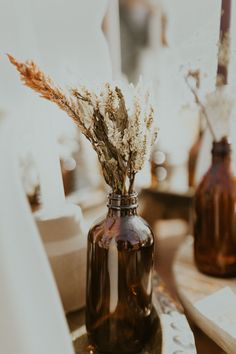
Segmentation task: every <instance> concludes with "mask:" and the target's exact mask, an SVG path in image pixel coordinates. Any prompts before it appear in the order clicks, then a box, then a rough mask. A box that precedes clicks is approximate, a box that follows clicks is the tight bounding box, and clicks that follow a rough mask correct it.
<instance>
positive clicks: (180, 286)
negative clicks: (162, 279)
mask: <svg viewBox="0 0 236 354" xmlns="http://www.w3.org/2000/svg"><path fill="white" fill-rule="evenodd" d="M173 273H174V278H175V282H176V287H177V291H178V294H179V298H180V300H181V302H182V304H183V306H184V308H185V310H186V312H187V314H188V315H189V317H190V318H191V319H192V320H193V322H195V324H196V325H197V326H198V327H200V328H201V330H202V331H203V332H205V333H206V334H207V335H208V336H209V337H210V338H211V339H212V340H213V341H214V342H215V343H217V344H218V345H219V346H220V347H221V348H222V349H223V350H224V351H225V352H226V353H230V354H235V353H236V338H234V337H232V336H231V335H229V334H228V333H226V332H224V331H223V330H222V329H221V328H220V327H219V326H217V325H215V324H214V323H213V322H212V321H210V320H208V319H207V318H206V317H205V316H204V315H203V314H202V313H201V312H200V311H198V309H197V308H196V307H195V306H194V304H195V303H196V302H197V301H198V300H202V299H203V298H205V297H206V296H208V295H211V294H213V293H214V292H216V291H217V290H220V289H222V288H224V287H227V286H229V287H230V288H231V289H232V290H233V291H234V292H235V293H236V279H235V278H234V279H219V278H213V277H209V276H206V275H204V274H201V273H200V272H199V271H198V270H197V268H196V267H195V264H194V260H193V239H192V237H189V238H187V239H186V241H185V242H184V243H183V244H182V245H181V246H180V248H179V249H178V251H177V253H176V257H175V260H174V265H173Z"/></svg>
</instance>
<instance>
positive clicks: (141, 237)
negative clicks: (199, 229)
mask: <svg viewBox="0 0 236 354" xmlns="http://www.w3.org/2000/svg"><path fill="white" fill-rule="evenodd" d="M153 248H154V237H153V234H152V231H151V230H150V228H149V226H148V225H147V224H146V223H145V221H144V220H143V219H142V218H141V217H139V216H138V215H137V194H131V195H125V196H121V195H117V194H110V196H109V200H108V214H107V216H106V218H105V219H104V220H102V221H101V222H99V223H98V224H96V225H95V226H94V227H92V229H91V230H90V232H89V235H88V256H87V257H88V258H87V295H86V327H87V332H88V336H89V339H90V341H91V343H92V344H93V345H95V347H96V348H97V349H98V350H100V351H101V352H102V353H117V354H118V353H119V354H121V353H122V354H124V353H136V354H137V353H138V352H139V351H140V350H141V349H142V348H143V346H144V345H145V343H146V342H147V341H148V339H149V336H150V333H151V327H152V315H151V312H152V301H151V298H152V284H151V283H152V267H153Z"/></svg>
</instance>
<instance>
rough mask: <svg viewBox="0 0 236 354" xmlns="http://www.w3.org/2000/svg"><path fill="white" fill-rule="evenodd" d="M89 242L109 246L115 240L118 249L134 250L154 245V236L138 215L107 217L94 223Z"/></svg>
mask: <svg viewBox="0 0 236 354" xmlns="http://www.w3.org/2000/svg"><path fill="white" fill-rule="evenodd" d="M88 239H89V241H90V242H95V243H96V242H99V243H102V244H104V245H107V246H109V244H110V242H111V240H114V239H115V240H116V242H117V245H118V248H119V245H120V246H121V247H122V248H124V247H125V248H127V249H135V248H136V247H139V248H140V247H147V246H151V245H153V243H154V235H153V232H152V230H151V228H150V227H149V225H148V224H147V222H146V221H145V220H144V219H143V218H142V217H140V216H138V215H132V216H131V215H129V216H121V217H112V216H107V217H105V218H104V219H103V220H100V221H99V222H98V223H96V224H95V225H94V226H93V227H92V228H91V229H90V231H89V235H88Z"/></svg>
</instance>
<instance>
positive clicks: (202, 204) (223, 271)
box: [194, 138, 236, 277]
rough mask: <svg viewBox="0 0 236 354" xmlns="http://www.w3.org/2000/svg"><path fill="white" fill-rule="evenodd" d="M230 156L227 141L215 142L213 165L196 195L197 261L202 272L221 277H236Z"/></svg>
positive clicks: (233, 186) (195, 240)
mask: <svg viewBox="0 0 236 354" xmlns="http://www.w3.org/2000/svg"><path fill="white" fill-rule="evenodd" d="M230 154H231V151H230V144H229V143H228V141H227V139H226V138H222V139H221V140H220V141H219V142H214V143H213V148H212V165H211V167H210V169H209V170H208V172H207V173H206V175H205V176H204V177H203V179H202V181H201V183H200V185H199V186H198V188H197V191H196V195H195V213H196V215H195V216H196V219H195V225H194V256H195V262H196V265H197V267H198V269H199V270H200V271H201V272H203V273H206V274H208V275H212V276H219V277H229V276H234V275H236V230H235V223H234V206H235V195H236V194H235V185H234V181H233V176H232V173H231V170H230Z"/></svg>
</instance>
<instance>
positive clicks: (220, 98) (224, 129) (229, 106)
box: [185, 70, 235, 141]
mask: <svg viewBox="0 0 236 354" xmlns="http://www.w3.org/2000/svg"><path fill="white" fill-rule="evenodd" d="M185 81H186V83H187V85H188V87H189V89H190V91H191V92H192V94H193V96H194V99H195V103H196V104H197V106H198V107H199V109H200V112H201V114H202V115H203V117H204V118H205V120H206V123H207V126H208V128H209V131H210V133H211V136H212V139H213V141H219V140H220V137H222V134H223V135H228V130H229V126H230V122H229V120H230V115H231V113H232V110H233V107H234V105H235V99H234V98H233V96H232V93H231V92H230V88H229V87H227V86H218V87H217V88H216V90H215V91H213V92H211V93H209V94H207V95H206V98H205V102H204V103H203V102H202V101H201V99H200V97H199V93H198V90H199V89H200V81H201V80H200V72H199V70H196V71H189V72H188V74H187V75H186V76H185Z"/></svg>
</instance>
